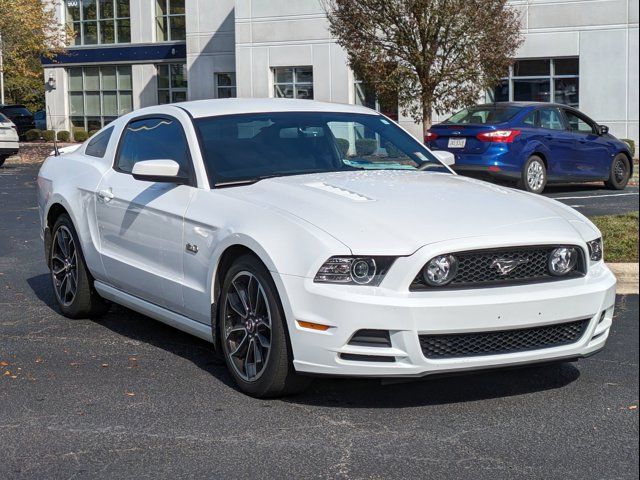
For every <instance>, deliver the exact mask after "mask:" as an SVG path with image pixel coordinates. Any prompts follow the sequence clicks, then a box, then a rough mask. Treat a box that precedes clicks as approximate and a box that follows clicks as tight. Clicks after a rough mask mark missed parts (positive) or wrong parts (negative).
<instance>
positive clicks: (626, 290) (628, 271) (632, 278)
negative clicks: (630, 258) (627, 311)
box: [607, 263, 639, 295]
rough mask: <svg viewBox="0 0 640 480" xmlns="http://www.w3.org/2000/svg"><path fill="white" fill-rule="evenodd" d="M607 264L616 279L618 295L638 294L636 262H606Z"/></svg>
mask: <svg viewBox="0 0 640 480" xmlns="http://www.w3.org/2000/svg"><path fill="white" fill-rule="evenodd" d="M607 266H608V267H609V269H610V270H611V271H612V272H613V274H614V275H615V276H616V278H617V279H618V287H617V289H616V293H617V294H618V295H638V293H639V292H638V290H639V288H638V264H637V263H607Z"/></svg>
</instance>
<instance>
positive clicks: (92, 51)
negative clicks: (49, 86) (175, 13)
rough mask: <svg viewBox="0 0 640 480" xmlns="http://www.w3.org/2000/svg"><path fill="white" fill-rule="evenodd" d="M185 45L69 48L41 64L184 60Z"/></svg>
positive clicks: (43, 60)
mask: <svg viewBox="0 0 640 480" xmlns="http://www.w3.org/2000/svg"><path fill="white" fill-rule="evenodd" d="M186 57H187V47H186V45H185V44H184V43H179V44H176V43H171V44H156V45H136V46H133V45H126V46H124V45H123V46H110V47H105V46H97V47H83V48H76V49H74V48H69V49H68V50H67V52H66V53H64V54H61V55H57V56H56V57H55V58H53V59H50V58H42V59H41V61H42V65H45V66H55V65H74V64H85V63H97V64H105V63H106V64H108V63H118V62H128V63H150V62H158V61H169V60H184V59H185V58H186Z"/></svg>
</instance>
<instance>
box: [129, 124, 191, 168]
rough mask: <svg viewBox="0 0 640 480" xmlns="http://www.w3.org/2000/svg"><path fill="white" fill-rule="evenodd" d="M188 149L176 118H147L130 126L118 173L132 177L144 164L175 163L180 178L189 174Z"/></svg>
mask: <svg viewBox="0 0 640 480" xmlns="http://www.w3.org/2000/svg"><path fill="white" fill-rule="evenodd" d="M189 158H190V157H189V147H188V145H187V139H186V138H185V136H184V131H183V130H182V126H181V125H180V122H178V120H176V119H175V118H145V119H143V120H135V121H133V122H131V123H129V124H128V125H127V127H126V128H125V131H124V133H123V138H122V142H121V144H120V150H119V153H118V159H117V164H116V166H117V169H118V170H120V171H122V172H126V173H130V172H131V170H132V169H133V166H134V165H135V164H136V163H137V162H140V161H143V160H174V161H175V162H177V163H178V165H180V172H179V175H183V176H188V174H189V161H190V160H189Z"/></svg>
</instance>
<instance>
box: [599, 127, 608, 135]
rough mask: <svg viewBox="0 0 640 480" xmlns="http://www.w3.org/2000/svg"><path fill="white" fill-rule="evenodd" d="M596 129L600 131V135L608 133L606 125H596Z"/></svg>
mask: <svg viewBox="0 0 640 480" xmlns="http://www.w3.org/2000/svg"><path fill="white" fill-rule="evenodd" d="M598 131H599V132H600V135H606V134H607V133H609V127H607V126H606V125H598Z"/></svg>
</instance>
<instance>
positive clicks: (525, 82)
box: [488, 57, 580, 108]
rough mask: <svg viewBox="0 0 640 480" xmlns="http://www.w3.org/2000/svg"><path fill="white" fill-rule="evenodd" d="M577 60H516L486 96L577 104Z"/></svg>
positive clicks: (501, 99) (578, 72)
mask: <svg viewBox="0 0 640 480" xmlns="http://www.w3.org/2000/svg"><path fill="white" fill-rule="evenodd" d="M579 64H580V62H579V59H578V57H570V58H545V59H532V60H518V61H516V62H515V63H514V64H513V66H512V67H511V68H510V69H509V76H507V77H505V78H503V79H502V80H501V81H500V83H499V84H498V85H497V86H496V87H495V88H494V90H493V92H489V95H488V100H489V101H492V102H507V101H534V102H555V103H562V104H564V105H570V106H572V107H576V108H577V107H578V105H579V103H580V96H579V91H578V88H579V80H580V70H579V68H580V67H579Z"/></svg>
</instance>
